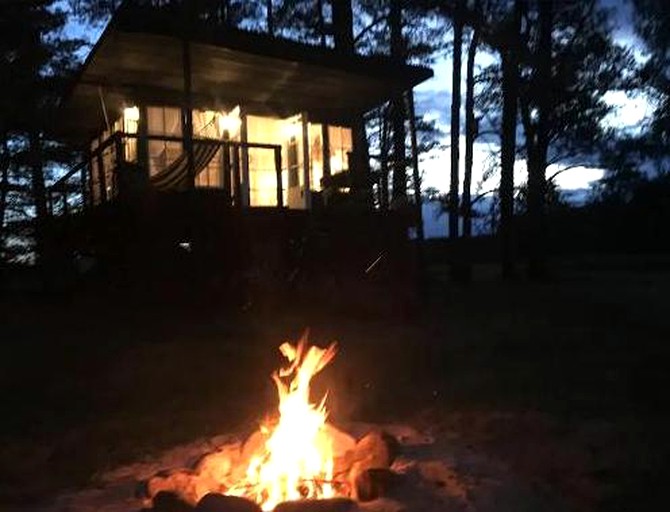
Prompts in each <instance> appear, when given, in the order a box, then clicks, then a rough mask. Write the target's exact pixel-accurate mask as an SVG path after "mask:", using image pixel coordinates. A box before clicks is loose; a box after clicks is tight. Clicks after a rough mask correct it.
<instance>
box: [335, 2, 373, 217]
mask: <svg viewBox="0 0 670 512" xmlns="http://www.w3.org/2000/svg"><path fill="white" fill-rule="evenodd" d="M332 7H333V30H334V36H335V49H336V50H337V51H339V52H341V53H343V54H345V55H354V53H355V48H354V14H353V10H352V6H351V0H346V1H341V2H333V5H332ZM351 124H352V126H351V132H352V138H353V140H354V145H355V146H354V149H355V150H354V155H353V169H350V172H351V177H352V189H353V190H352V193H353V194H354V195H355V197H357V198H359V199H360V202H361V203H362V205H363V206H364V207H366V208H368V207H371V206H372V191H371V188H370V183H369V181H370V180H369V177H370V153H369V150H368V139H367V133H366V130H365V118H364V116H363V114H358V115H356V116H354V118H353V120H352V123H351Z"/></svg>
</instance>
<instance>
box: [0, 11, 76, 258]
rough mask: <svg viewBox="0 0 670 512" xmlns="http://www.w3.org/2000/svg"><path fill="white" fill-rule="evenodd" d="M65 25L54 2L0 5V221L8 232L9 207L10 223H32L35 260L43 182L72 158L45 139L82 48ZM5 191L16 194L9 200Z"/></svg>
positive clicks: (41, 240)
mask: <svg viewBox="0 0 670 512" xmlns="http://www.w3.org/2000/svg"><path fill="white" fill-rule="evenodd" d="M65 22H66V16H65V12H64V11H63V10H62V9H61V8H60V6H59V5H58V2H56V1H46V0H33V1H25V2H3V3H0V33H2V40H1V43H0V44H1V46H0V58H2V60H3V65H2V66H0V73H1V79H0V87H1V89H0V97H1V98H2V100H1V101H0V137H1V138H2V140H1V141H0V145H1V147H2V150H1V153H0V167H1V170H2V185H3V186H2V189H3V190H2V198H1V201H0V207H1V208H2V211H0V213H1V214H2V218H1V219H0V220H1V221H2V225H3V228H6V227H7V224H8V222H9V220H10V219H8V216H7V213H8V207H9V206H10V203H11V206H12V207H15V208H14V217H15V218H14V219H12V220H17V219H16V217H20V216H23V217H24V218H28V219H30V222H31V223H32V230H31V231H32V233H31V234H32V239H33V241H34V251H35V252H34V253H35V255H36V257H37V258H38V259H45V257H46V256H47V247H46V244H45V233H44V228H45V222H46V219H47V197H46V186H47V180H48V179H49V174H50V173H51V170H52V168H53V167H54V165H55V164H57V163H58V162H60V161H62V160H63V159H67V158H68V157H69V156H70V154H69V153H68V152H67V151H65V150H64V148H63V147H62V146H61V145H59V144H58V143H57V141H55V140H54V139H53V138H51V137H50V136H49V133H50V131H51V128H52V126H53V123H54V122H55V116H54V112H55V108H56V106H57V102H58V98H59V94H60V92H61V91H62V90H63V86H64V83H65V79H66V78H67V77H68V76H69V75H70V73H71V72H72V70H73V69H74V67H75V65H76V57H75V52H76V50H77V49H78V48H79V47H80V42H79V41H74V40H70V39H68V38H67V37H65V36H64V35H63V32H62V31H63V27H64V25H65ZM45 36H48V37H45ZM9 192H16V193H17V194H14V199H13V200H12V201H10V200H9V195H10V194H9ZM18 210H22V211H21V212H19V211H18ZM4 231H5V230H4V229H3V237H4V235H5V234H6V233H4ZM6 241H7V240H6V238H5V240H4V242H6Z"/></svg>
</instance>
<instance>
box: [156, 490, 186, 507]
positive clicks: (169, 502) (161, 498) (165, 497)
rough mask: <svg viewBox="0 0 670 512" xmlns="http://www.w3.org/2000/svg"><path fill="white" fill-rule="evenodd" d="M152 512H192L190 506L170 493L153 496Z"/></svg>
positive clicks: (165, 492)
mask: <svg viewBox="0 0 670 512" xmlns="http://www.w3.org/2000/svg"><path fill="white" fill-rule="evenodd" d="M151 510H152V512H194V509H193V507H192V506H191V505H189V504H188V503H186V502H185V501H184V500H183V499H182V498H181V497H180V496H178V495H177V494H176V493H174V492H171V491H160V492H158V493H157V494H156V496H154V499H153V508H152V509H151Z"/></svg>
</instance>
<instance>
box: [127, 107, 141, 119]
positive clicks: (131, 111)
mask: <svg viewBox="0 0 670 512" xmlns="http://www.w3.org/2000/svg"><path fill="white" fill-rule="evenodd" d="M123 119H124V120H125V121H136V122H137V121H139V120H140V109H139V108H138V107H126V108H124V109H123Z"/></svg>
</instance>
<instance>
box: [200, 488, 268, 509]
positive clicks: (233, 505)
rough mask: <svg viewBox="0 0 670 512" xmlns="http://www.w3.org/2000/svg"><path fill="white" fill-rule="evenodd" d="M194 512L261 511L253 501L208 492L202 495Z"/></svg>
mask: <svg viewBox="0 0 670 512" xmlns="http://www.w3.org/2000/svg"><path fill="white" fill-rule="evenodd" d="M194 512H262V511H261V507H259V506H258V505H256V503H254V502H253V501H250V500H248V499H246V498H239V497H237V496H224V495H223V494H217V493H210V494H207V495H206V496H204V497H203V498H202V499H201V500H200V502H198V505H197V506H196V507H195V511H194Z"/></svg>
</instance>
